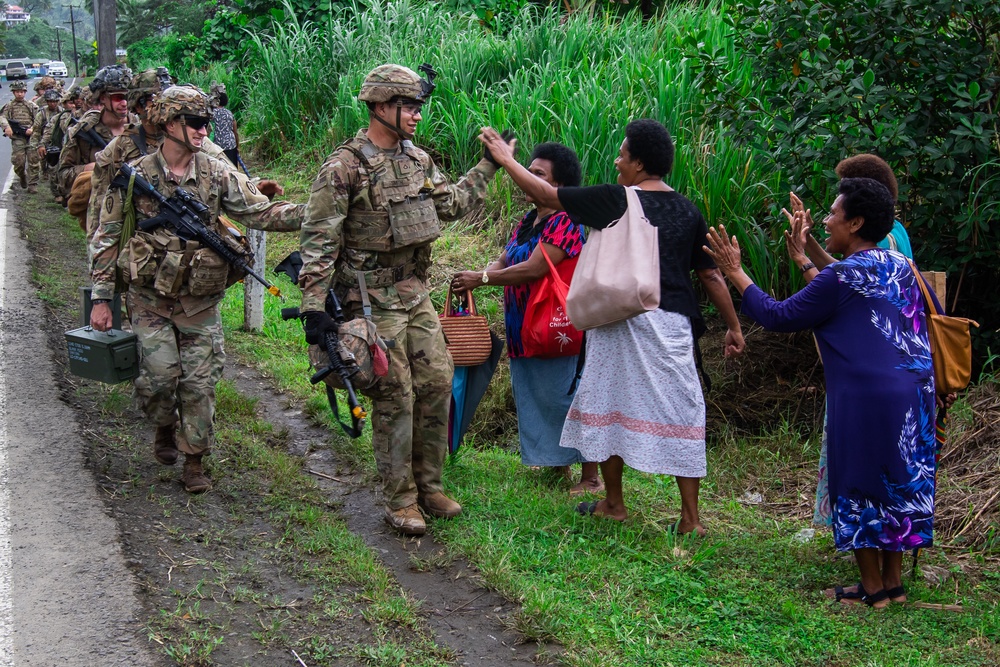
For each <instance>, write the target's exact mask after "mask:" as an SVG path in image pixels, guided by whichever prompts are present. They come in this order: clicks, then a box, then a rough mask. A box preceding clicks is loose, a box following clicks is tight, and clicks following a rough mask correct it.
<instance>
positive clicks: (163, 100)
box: [149, 85, 212, 153]
mask: <svg viewBox="0 0 1000 667" xmlns="http://www.w3.org/2000/svg"><path fill="white" fill-rule="evenodd" d="M185 116H197V117H199V118H204V119H206V120H210V119H211V118H212V109H211V105H210V104H209V102H208V95H206V94H205V93H203V92H202V91H201V89H200V88H198V87H197V86H192V85H183V86H170V87H169V88H167V89H166V90H164V91H163V92H162V93H160V94H159V95H157V96H156V101H155V102H154V103H153V108H152V109H150V110H149V122H150V123H153V124H154V125H160V126H166V124H167V123H169V122H171V121H173V120H178V119H179V120H180V122H181V124H182V125H186V124H187V121H186V120H185ZM167 139H170V140H171V141H175V142H177V143H179V144H181V145H183V146H185V147H186V148H187V149H188V150H189V151H191V152H192V153H197V152H198V151H200V150H201V148H200V147H198V146H194V145H193V144H191V142H190V141H188V136H187V133H186V132H185V133H184V141H181V140H179V139H177V138H175V137H173V136H171V135H169V134H168V135H167Z"/></svg>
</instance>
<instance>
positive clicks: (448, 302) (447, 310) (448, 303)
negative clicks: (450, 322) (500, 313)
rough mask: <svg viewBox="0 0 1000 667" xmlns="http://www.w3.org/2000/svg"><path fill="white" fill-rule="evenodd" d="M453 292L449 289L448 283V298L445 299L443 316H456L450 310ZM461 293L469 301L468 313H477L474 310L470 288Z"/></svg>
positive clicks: (474, 304) (473, 300) (474, 301)
mask: <svg viewBox="0 0 1000 667" xmlns="http://www.w3.org/2000/svg"><path fill="white" fill-rule="evenodd" d="M453 294H454V292H453V291H452V289H451V285H448V299H447V300H446V301H445V304H444V315H443V316H444V317H456V315H453V314H452V313H453V312H454V311H453V310H452V307H451V302H452V295H453ZM462 294H464V295H465V298H466V299H467V300H468V302H469V315H478V314H479V313H478V312H477V311H476V300H475V299H474V298H473V296H472V290H470V289H469V290H464V291H463V292H462Z"/></svg>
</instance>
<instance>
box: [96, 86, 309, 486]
mask: <svg viewBox="0 0 1000 667" xmlns="http://www.w3.org/2000/svg"><path fill="white" fill-rule="evenodd" d="M150 115H151V119H150V120H151V121H152V122H153V123H154V124H156V125H158V126H159V127H160V128H161V131H162V132H163V133H164V134H165V140H164V141H163V143H162V144H161V145H160V147H159V149H158V150H157V151H156V152H154V153H152V154H151V155H146V156H144V157H142V158H139V159H138V160H136V161H135V162H134V163H133V166H134V167H135V169H136V171H137V172H138V173H139V174H140V175H141V176H142V177H143V178H145V179H146V180H147V181H148V182H149V183H151V184H152V185H153V186H154V187H156V188H157V189H158V190H159V191H160V192H161V193H162V194H163V195H164V196H168V197H169V196H171V195H172V194H173V193H174V191H175V190H176V189H177V188H178V187H183V188H184V189H185V190H187V191H188V192H189V193H190V194H192V195H193V196H194V197H195V198H196V199H198V200H199V201H200V202H202V203H203V204H204V205H205V206H206V207H207V208H208V210H209V214H208V215H207V216H206V220H205V222H206V224H208V225H209V226H210V227H211V228H213V229H214V230H215V231H216V232H217V233H218V234H220V235H222V236H224V237H229V232H228V231H226V228H225V227H223V226H222V225H221V223H220V222H219V214H220V213H225V214H226V215H228V216H231V217H232V218H234V219H235V220H237V221H240V222H243V223H244V224H247V225H250V226H252V227H255V228H258V229H269V230H274V231H292V230H296V229H299V228H300V227H301V224H302V219H303V216H304V213H305V206H304V205H294V204H291V203H288V202H271V201H269V200H268V198H267V197H266V196H264V195H262V194H261V193H260V192H259V191H258V190H257V188H256V187H254V185H253V184H252V183H250V181H249V180H248V179H247V178H246V177H245V176H243V175H242V174H240V173H238V172H236V171H233V170H232V169H230V168H228V167H227V166H226V165H224V164H223V163H222V162H220V161H219V160H216V159H214V158H211V157H208V156H207V155H205V154H204V153H203V152H201V150H200V148H201V144H202V141H203V140H204V138H205V136H206V135H207V134H208V129H207V127H208V123H209V121H210V119H211V111H210V109H209V106H208V98H207V97H206V96H205V95H204V93H202V92H201V91H199V90H198V89H197V88H194V87H193V86H190V87H189V86H172V87H170V88H168V89H167V90H165V91H164V92H163V93H162V94H161V95H160V96H159V97H158V98H157V100H156V103H155V106H154V108H153V109H152V111H151V112H150ZM126 202H128V203H129V204H128V205H127V204H126ZM131 211H134V212H135V224H136V228H135V229H136V230H137V231H136V232H135V233H134V235H132V236H130V237H129V238H128V239H122V234H123V231H122V228H123V223H125V224H128V221H127V220H126V216H127V214H129V213H130V212H131ZM158 213H159V205H158V204H157V202H156V201H154V200H152V199H151V198H149V197H146V196H141V195H139V194H138V193H136V194H135V197H134V199H133V198H131V197H130V196H129V193H128V192H125V191H123V189H120V188H112V189H110V190H109V191H108V193H107V195H106V196H105V198H104V202H103V204H102V206H101V215H100V224H99V226H98V229H97V234H96V235H95V236H94V240H93V242H92V244H91V247H90V249H91V255H92V258H93V259H92V264H91V269H92V278H93V282H94V289H93V303H94V308H93V311H92V312H91V325H92V326H93V327H94V328H95V329H97V330H98V331H107V330H108V329H109V328H110V327H111V309H110V307H109V306H108V303H109V300H110V299H111V298H112V295H113V293H114V290H115V273H116V269H117V270H119V271H120V272H121V275H122V278H123V279H124V281H125V282H127V283H128V284H129V292H128V312H129V316H130V319H131V322H132V330H133V331H134V332H135V333H136V335H137V336H138V337H139V345H140V351H141V354H140V357H141V364H140V371H139V377H138V378H137V379H136V380H135V388H136V393H137V394H138V396H139V400H140V403H141V405H142V408H143V410H144V412H145V413H146V415H147V417H148V418H149V420H150V421H151V422H152V423H153V425H154V426H155V427H156V435H155V437H154V442H153V454H154V457H155V458H156V460H157V461H159V462H160V463H162V464H164V465H172V464H173V463H175V462H176V460H177V457H178V450H179V451H180V452H183V453H184V455H185V462H184V471H183V474H182V476H181V481H182V482H183V483H184V488H185V489H186V490H187V491H188V492H191V493H196V492H201V491H207V490H208V489H210V488H211V480H209V478H208V476H207V475H206V474H205V470H204V468H203V467H202V457H203V456H204V455H205V454H208V453H209V451H210V450H211V448H212V444H213V439H214V438H213V432H212V418H213V415H214V412H215V384H216V382H218V380H219V378H220V377H221V376H222V367H223V364H224V362H225V353H224V350H223V334H222V322H221V320H220V315H219V302H220V301H221V300H222V297H223V295H224V293H225V289H226V286H227V285H228V284H229V282H231V281H229V279H228V278H229V265H228V264H227V263H226V262H225V261H224V260H223V259H222V258H221V257H219V256H218V255H217V254H216V253H215V252H213V251H212V250H210V249H208V248H199V247H198V244H197V243H192V242H185V241H183V240H182V239H180V238H179V237H178V236H177V235H176V234H174V233H173V232H172V231H171V230H169V229H167V228H165V227H163V226H161V227H158V228H156V229H155V230H152V231H149V232H144V231H141V230H138V225H139V223H140V222H141V221H143V220H146V219H148V218H152V217H155V216H156V215H157V214H158ZM119 247H122V248H123V249H122V250H121V252H119Z"/></svg>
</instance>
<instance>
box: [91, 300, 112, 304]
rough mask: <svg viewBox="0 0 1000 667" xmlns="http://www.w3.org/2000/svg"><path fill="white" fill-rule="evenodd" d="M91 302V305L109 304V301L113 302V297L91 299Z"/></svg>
mask: <svg viewBox="0 0 1000 667" xmlns="http://www.w3.org/2000/svg"><path fill="white" fill-rule="evenodd" d="M90 303H91V305H94V306H96V305H97V304H99V303H104V304H108V303H111V299H91V300H90Z"/></svg>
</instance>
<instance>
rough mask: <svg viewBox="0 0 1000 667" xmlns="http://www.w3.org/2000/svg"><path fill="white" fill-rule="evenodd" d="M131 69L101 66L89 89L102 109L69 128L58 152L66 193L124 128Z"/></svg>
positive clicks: (62, 185)
mask: <svg viewBox="0 0 1000 667" xmlns="http://www.w3.org/2000/svg"><path fill="white" fill-rule="evenodd" d="M131 80H132V70H130V69H129V68H127V67H125V66H124V65H109V66H108V67H102V68H101V69H99V70H98V71H97V74H96V75H94V80H93V81H91V82H90V90H91V93H92V94H93V95H95V96H96V97H97V99H98V100H99V101H100V104H101V108H100V110H99V111H97V110H95V111H88V112H87V113H85V114H84V115H83V117H82V118H81V119H80V122H79V123H77V124H76V125H75V126H74V127H73V128H72V129H71V130H70V131H69V134H68V136H67V138H66V142H65V144H64V145H63V149H62V152H61V153H60V154H59V168H58V169H59V175H58V178H59V187H60V189H61V194H62V195H63V196H68V195H69V193H70V191H71V190H72V189H73V182H74V181H76V179H77V177H78V176H80V174H82V173H85V172H89V171H93V169H94V156H95V155H97V153H98V151H100V150H101V149H102V148H104V147H105V146H107V145H108V142H109V141H111V139H112V138H114V137H116V136H118V135H119V134H121V133H122V132H123V131H124V130H125V124H126V122H128V120H130V119H129V117H128V99H127V93H128V86H129V82H131Z"/></svg>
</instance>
